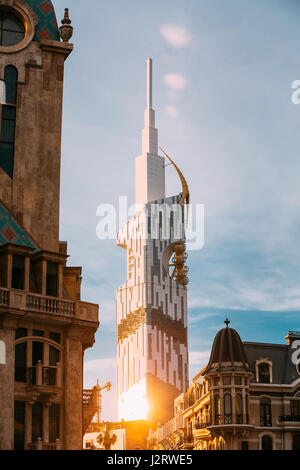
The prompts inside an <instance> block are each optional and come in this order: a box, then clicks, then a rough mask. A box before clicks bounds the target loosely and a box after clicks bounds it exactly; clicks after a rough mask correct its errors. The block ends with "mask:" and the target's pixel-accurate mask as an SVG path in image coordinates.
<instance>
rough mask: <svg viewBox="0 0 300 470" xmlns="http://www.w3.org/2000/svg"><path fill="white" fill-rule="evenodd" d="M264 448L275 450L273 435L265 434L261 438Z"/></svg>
mask: <svg viewBox="0 0 300 470" xmlns="http://www.w3.org/2000/svg"><path fill="white" fill-rule="evenodd" d="M261 448H262V450H273V439H272V437H271V436H263V438H262V440H261Z"/></svg>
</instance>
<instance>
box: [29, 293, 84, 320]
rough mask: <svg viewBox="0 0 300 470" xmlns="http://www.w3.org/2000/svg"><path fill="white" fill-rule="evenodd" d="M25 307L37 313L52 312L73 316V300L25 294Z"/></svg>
mask: <svg viewBox="0 0 300 470" xmlns="http://www.w3.org/2000/svg"><path fill="white" fill-rule="evenodd" d="M26 308H27V309H28V310H31V311H33V312H38V313H50V314H51V313H52V314H54V315H63V316H66V317H73V316H74V310H75V302H72V301H69V300H61V299H57V298H54V297H45V296H42V295H37V294H27V296H26Z"/></svg>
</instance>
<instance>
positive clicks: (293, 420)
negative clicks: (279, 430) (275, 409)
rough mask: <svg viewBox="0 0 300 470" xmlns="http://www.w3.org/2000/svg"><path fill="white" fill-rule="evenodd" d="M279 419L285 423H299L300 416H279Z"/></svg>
mask: <svg viewBox="0 0 300 470" xmlns="http://www.w3.org/2000/svg"><path fill="white" fill-rule="evenodd" d="M279 421H280V422H281V423H285V422H289V423H299V422H300V416H294V415H284V416H279Z"/></svg>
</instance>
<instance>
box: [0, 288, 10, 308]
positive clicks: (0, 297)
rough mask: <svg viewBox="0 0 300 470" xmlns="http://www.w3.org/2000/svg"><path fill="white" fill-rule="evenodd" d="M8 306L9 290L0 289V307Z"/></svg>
mask: <svg viewBox="0 0 300 470" xmlns="http://www.w3.org/2000/svg"><path fill="white" fill-rule="evenodd" d="M8 305H9V290H8V289H4V288H2V287H1V288H0V306H1V307H8Z"/></svg>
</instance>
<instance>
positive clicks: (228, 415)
mask: <svg viewBox="0 0 300 470" xmlns="http://www.w3.org/2000/svg"><path fill="white" fill-rule="evenodd" d="M224 424H232V400H231V395H229V393H226V394H225V395H224Z"/></svg>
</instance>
